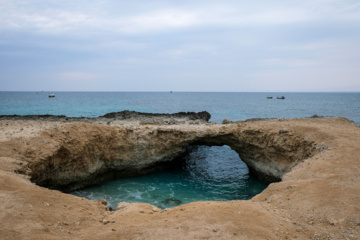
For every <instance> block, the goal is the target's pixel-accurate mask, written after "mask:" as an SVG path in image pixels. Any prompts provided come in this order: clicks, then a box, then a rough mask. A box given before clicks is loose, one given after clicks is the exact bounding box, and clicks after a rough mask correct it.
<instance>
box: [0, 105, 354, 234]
mask: <svg viewBox="0 0 360 240" xmlns="http://www.w3.org/2000/svg"><path fill="white" fill-rule="evenodd" d="M209 117H210V116H209V114H207V113H206V112H203V113H196V114H194V113H190V114H189V113H179V114H177V115H162V114H155V115H152V114H139V113H134V112H127V111H126V112H122V113H113V114H108V115H105V116H102V117H99V118H95V119H87V118H67V117H65V116H48V115H45V116H26V117H19V116H2V117H0V190H1V191H0V222H1V224H2V227H1V228H0V236H2V237H3V238H4V239H26V238H33V239H41V238H42V239H44V238H58V239H64V238H77V239H98V238H106V239H199V238H207V239H239V238H240V239H266V238H268V239H286V238H289V239H291V238H298V239H310V238H318V239H326V238H327V239H341V238H345V239H346V238H349V239H355V238H356V236H359V234H360V232H359V228H358V226H360V217H359V216H360V212H359V208H358V202H359V201H360V190H359V189H360V188H359V182H360V174H359V172H358V169H359V168H360V161H359V157H358V156H359V154H360V148H359V144H358V143H359V142H360V130H359V127H358V126H357V125H356V124H354V123H352V122H351V121H348V120H346V119H343V118H306V119H292V120H284V119H271V120H256V121H244V122H236V123H231V122H230V123H229V124H214V123H208V122H207V120H208V119H209ZM191 145H208V146H218V145H229V146H230V147H231V148H232V149H233V150H235V151H236V152H237V153H238V154H239V156H240V158H241V159H242V160H243V161H244V162H245V163H246V164H247V165H248V167H249V169H250V171H251V172H252V173H254V174H255V175H256V176H258V177H259V178H260V179H263V180H265V181H269V182H277V181H279V180H281V182H277V183H274V184H270V185H269V187H268V188H267V189H266V190H265V191H264V192H262V193H261V194H259V195H257V196H256V197H254V198H253V199H251V200H249V201H231V202H197V203H191V204H186V205H181V206H179V207H176V208H173V209H169V210H166V211H161V210H159V209H157V208H156V207H154V206H151V205H147V204H130V203H126V204H125V203H121V204H119V206H118V208H117V211H115V212H111V211H108V209H107V208H106V207H105V206H103V205H102V204H100V203H97V202H95V201H90V200H86V199H82V198H78V197H75V196H72V195H67V194H64V193H61V192H59V191H53V190H49V189H46V188H42V187H38V186H36V185H35V184H33V183H32V182H34V183H36V184H38V185H40V186H45V187H48V188H52V189H60V190H63V191H70V190H74V189H78V188H82V187H85V186H89V185H93V184H98V183H100V182H103V181H106V180H109V179H112V178H116V177H127V176H134V175H142V174H146V173H149V172H153V171H156V170H159V169H162V168H165V167H168V166H171V165H173V164H176V162H177V161H179V157H181V156H182V155H183V154H184V153H186V149H187V146H191ZM29 179H30V180H31V181H32V182H30V181H29Z"/></svg>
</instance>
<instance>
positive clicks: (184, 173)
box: [0, 91, 360, 209]
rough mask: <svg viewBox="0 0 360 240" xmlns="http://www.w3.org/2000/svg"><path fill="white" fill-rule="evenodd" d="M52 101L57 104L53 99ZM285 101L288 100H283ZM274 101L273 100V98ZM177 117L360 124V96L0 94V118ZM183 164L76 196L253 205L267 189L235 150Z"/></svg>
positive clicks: (165, 204) (195, 151)
mask: <svg viewBox="0 0 360 240" xmlns="http://www.w3.org/2000/svg"><path fill="white" fill-rule="evenodd" d="M50 94H54V95H55V97H53V98H49V95H50ZM281 96H284V97H285V99H278V98H277V97H281ZM268 97H272V99H269V98H268ZM124 110H129V111H138V112H145V113H176V112H200V111H208V112H209V113H210V114H211V118H210V120H209V121H210V122H216V123H221V122H222V121H223V120H224V119H228V120H231V121H243V120H246V119H251V118H303V117H311V116H314V115H317V116H336V117H338V116H341V117H345V118H348V119H349V120H351V121H354V122H355V123H356V124H358V125H360V93H357V92H354V93H336V92H335V93H290V92H286V93H285V92H279V93H273V92H271V93H263V92H261V93H248V92H43V91H39V92H1V91H0V115H42V114H52V115H66V116H68V117H98V116H102V115H104V114H106V113H110V112H119V111H124ZM183 160H184V161H183V164H182V165H181V166H179V168H177V169H171V170H167V171H162V172H158V173H153V174H149V175H146V176H140V177H134V178H126V179H115V180H112V181H109V182H107V183H105V184H103V185H100V186H93V187H89V188H86V189H82V190H78V191H75V192H73V193H72V194H74V195H76V196H80V197H85V198H88V199H93V200H98V199H106V200H107V201H108V205H109V207H111V208H113V209H115V208H116V206H117V204H118V203H119V202H139V203H150V204H153V205H155V206H158V207H160V208H163V209H164V208H170V207H174V206H178V205H181V204H185V203H190V202H194V201H231V200H247V199H251V198H252V197H254V196H255V195H257V194H259V193H260V192H261V191H263V190H264V189H265V188H266V187H267V184H266V183H263V182H261V181H259V180H258V179H256V178H255V177H254V176H252V174H251V173H250V172H249V169H248V168H247V166H246V164H245V163H244V162H242V161H241V159H240V158H239V156H238V155H237V153H236V152H234V151H233V150H232V149H231V148H230V147H229V146H220V147H219V146H216V147H208V146H192V147H189V148H188V151H187V155H186V156H185V157H184V159H183Z"/></svg>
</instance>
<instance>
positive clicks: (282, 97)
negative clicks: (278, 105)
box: [277, 96, 285, 99]
mask: <svg viewBox="0 0 360 240" xmlns="http://www.w3.org/2000/svg"><path fill="white" fill-rule="evenodd" d="M277 99H285V97H284V96H281V97H277Z"/></svg>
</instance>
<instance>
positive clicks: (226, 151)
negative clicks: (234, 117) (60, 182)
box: [72, 145, 267, 209]
mask: <svg viewBox="0 0 360 240" xmlns="http://www.w3.org/2000/svg"><path fill="white" fill-rule="evenodd" d="M168 167H169V168H168V169H166V170H162V171H159V172H156V173H151V174H147V175H144V176H138V177H129V178H121V179H115V180H111V181H107V182H105V183H104V184H102V185H98V186H93V187H89V188H84V189H81V190H77V191H74V192H72V194H74V195H76V196H80V197H85V198H88V199H91V200H99V199H106V200H107V202H108V206H109V207H110V208H112V209H115V208H116V206H117V204H118V203H119V202H137V203H150V204H152V205H155V206H157V207H160V208H163V209H164V208H169V207H174V206H178V205H181V204H185V203H190V202H194V201H229V200H248V199H250V198H252V197H253V196H255V195H257V194H258V193H260V192H261V191H262V190H264V189H265V188H266V187H267V184H266V183H264V182H261V181H260V180H258V179H257V178H256V177H255V176H253V175H252V174H251V173H250V171H249V168H248V167H247V165H246V164H245V163H244V162H243V161H242V160H241V159H240V157H239V155H238V154H237V153H236V152H235V151H233V150H232V149H231V148H230V147H229V146H227V145H224V146H211V147H210V146H204V145H195V146H188V147H187V149H186V152H185V153H184V154H183V155H182V156H181V157H179V158H177V159H175V160H174V161H173V163H172V164H171V165H169V166H168Z"/></svg>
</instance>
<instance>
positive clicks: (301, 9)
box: [0, 0, 360, 92]
mask: <svg viewBox="0 0 360 240" xmlns="http://www.w3.org/2000/svg"><path fill="white" fill-rule="evenodd" d="M0 11H1V15H0V90H2V91H17V90H19V91H40V90H45V91H47V90H50V91H170V90H172V91H232V92H249V91H250V92H254V91H256V92H258V91H260V92H263V91H275V92H280V91H360V1H359V0H299V1H298V0H286V1H285V0H283V1H280V0H272V1H269V0H252V1H245V0H234V1H232V0H223V1H213V0H196V1H194V0H193V1H187V0H185V1H174V0H154V1H143V0H141V1H140V0H132V1H124V0H98V1H92V0H77V1H74V0H61V1H60V0H46V1H44V0H0Z"/></svg>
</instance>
